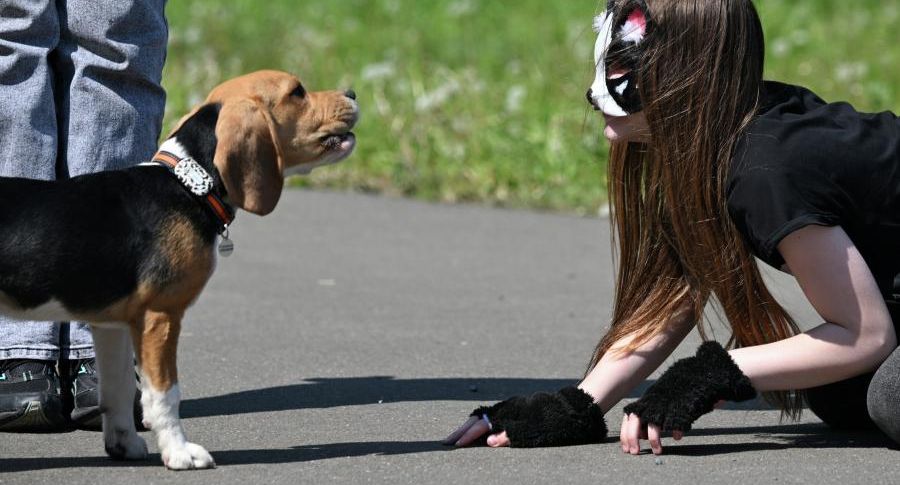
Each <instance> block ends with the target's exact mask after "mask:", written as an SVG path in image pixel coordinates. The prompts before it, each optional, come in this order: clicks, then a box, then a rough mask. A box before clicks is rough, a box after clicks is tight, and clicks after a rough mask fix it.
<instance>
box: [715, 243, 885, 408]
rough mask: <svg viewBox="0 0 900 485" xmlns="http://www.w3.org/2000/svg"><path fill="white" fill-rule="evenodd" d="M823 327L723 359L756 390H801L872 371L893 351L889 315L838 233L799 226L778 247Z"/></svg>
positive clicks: (856, 257) (855, 255) (862, 262)
mask: <svg viewBox="0 0 900 485" xmlns="http://www.w3.org/2000/svg"><path fill="white" fill-rule="evenodd" d="M778 250H779V252H780V253H781V255H782V257H783V258H784V260H785V261H786V263H787V266H788V268H789V270H790V272H791V273H792V274H793V275H794V277H795V278H797V282H798V283H799V284H800V288H801V289H802V290H803V293H804V294H805V295H806V297H807V299H809V302H810V303H811V304H812V306H813V307H814V308H815V309H816V311H817V312H818V313H819V315H820V316H821V317H822V318H823V319H824V320H825V322H827V323H823V324H822V325H819V326H818V327H815V328H814V329H812V330H809V331H808V332H805V333H803V334H800V335H796V336H794V337H791V338H789V339H785V340H781V341H779V342H774V343H771V344H766V345H758V346H755V347H746V348H742V349H736V350H732V351H731V352H729V353H730V354H731V357H732V358H733V359H734V361H735V363H736V364H737V365H738V367H739V368H740V369H741V370H742V371H743V372H744V374H746V375H747V377H749V378H750V381H751V382H752V383H753V386H754V387H755V388H756V389H757V390H758V391H775V390H791V389H805V388H810V387H815V386H820V385H824V384H829V383H832V382H837V381H840V380H843V379H847V378H850V377H853V376H856V375H859V374H863V373H865V372H868V371H871V370H873V369H875V368H876V367H877V366H878V364H879V363H881V362H883V361H884V359H886V358H887V356H888V355H889V354H890V353H891V351H892V350H893V349H894V348H896V346H897V337H896V335H895V334H894V326H893V324H892V321H891V316H890V314H889V313H888V310H887V307H886V306H885V303H884V299H883V297H882V295H881V292H880V291H879V289H878V285H877V284H876V283H875V278H874V277H873V276H872V272H871V271H870V270H869V267H868V265H867V264H866V262H865V260H863V257H862V255H860V253H859V251H858V250H857V249H856V246H855V245H854V244H853V242H852V241H850V238H849V237H848V236H847V234H846V233H845V232H844V230H843V229H841V228H840V227H838V226H835V227H824V226H806V227H804V228H802V229H799V230H797V231H794V232H792V233H791V234H790V235H788V236H787V237H786V238H784V239H783V240H782V241H781V243H780V244H779V245H778Z"/></svg>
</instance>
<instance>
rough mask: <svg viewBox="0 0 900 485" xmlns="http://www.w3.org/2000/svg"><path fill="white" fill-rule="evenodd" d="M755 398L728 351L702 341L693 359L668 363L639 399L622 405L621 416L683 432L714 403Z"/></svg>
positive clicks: (663, 428) (716, 343)
mask: <svg viewBox="0 0 900 485" xmlns="http://www.w3.org/2000/svg"><path fill="white" fill-rule="evenodd" d="M755 397H756V389H754V388H753V385H752V384H750V379H749V378H747V376H745V375H744V373H743V372H741V369H739V368H738V366H737V364H735V363H734V361H733V360H731V356H730V355H728V352H726V351H725V349H724V348H722V346H721V345H719V343H718V342H706V343H704V344H703V345H701V346H700V348H699V349H697V354H696V355H695V356H694V357H688V358H686V359H681V360H679V361H678V362H675V363H674V364H672V367H670V368H669V369H668V370H667V371H666V372H664V373H663V375H662V376H660V378H659V380H657V381H656V383H655V384H653V385H652V386H650V388H649V389H647V391H646V392H645V393H644V395H643V397H641V398H640V399H638V400H637V401H635V402H633V403H631V404H629V405H628V406H625V413H626V414H632V413H633V414H636V415H637V416H638V417H639V418H640V419H641V421H643V422H645V423H648V424H655V425H657V426H659V427H660V428H662V431H664V432H671V431H685V432H686V431H690V429H691V425H692V424H693V423H694V421H696V420H697V419H698V418H699V417H700V416H703V415H704V414H706V413H708V412H710V411H712V410H713V407H714V406H715V404H716V403H717V402H718V401H720V400H725V401H747V400H749V399H753V398H755Z"/></svg>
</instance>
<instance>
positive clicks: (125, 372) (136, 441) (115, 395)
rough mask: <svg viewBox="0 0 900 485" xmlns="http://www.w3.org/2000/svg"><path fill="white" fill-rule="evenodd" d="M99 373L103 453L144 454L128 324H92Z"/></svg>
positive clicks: (129, 456)
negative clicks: (136, 413)
mask: <svg viewBox="0 0 900 485" xmlns="http://www.w3.org/2000/svg"><path fill="white" fill-rule="evenodd" d="M91 334H92V335H93V337H94V352H95V353H96V357H97V367H98V368H99V373H100V409H102V410H103V442H104V444H105V445H106V453H107V454H108V455H109V456H110V457H112V458H114V459H117V460H142V459H145V458H147V443H145V442H144V439H143V438H141V437H140V436H138V434H137V430H136V429H135V427H134V393H135V385H134V370H133V364H132V362H133V361H132V353H131V339H129V336H128V327H124V326H123V327H112V326H97V325H92V326H91Z"/></svg>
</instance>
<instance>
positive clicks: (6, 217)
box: [0, 71, 359, 470]
mask: <svg viewBox="0 0 900 485" xmlns="http://www.w3.org/2000/svg"><path fill="white" fill-rule="evenodd" d="M355 98H356V95H355V94H354V93H353V91H320V92H307V91H306V89H304V87H303V85H302V84H301V83H300V81H299V80H298V79H297V78H296V77H295V76H293V75H291V74H288V73H284V72H277V71H259V72H255V73H252V74H247V75H245V76H241V77H238V78H235V79H232V80H230V81H227V82H225V83H223V84H221V85H219V86H218V87H216V88H215V89H213V91H212V92H211V93H210V94H209V96H208V97H207V98H206V101H205V102H204V103H203V104H201V105H200V106H198V107H197V108H195V109H194V110H193V111H192V112H191V113H189V114H188V115H187V116H185V117H184V118H182V119H181V120H180V121H179V122H178V124H177V126H176V128H175V129H174V131H173V133H172V134H171V135H170V137H169V138H168V139H167V140H166V141H165V142H164V143H163V144H162V146H161V147H160V150H159V151H158V152H157V154H156V155H155V156H154V159H153V162H151V163H144V164H141V165H139V166H135V167H132V168H128V169H126V170H118V171H108V172H101V173H96V174H90V175H83V176H79V177H74V178H71V179H68V180H59V181H39V180H27V179H20V178H0V228H2V230H0V312H2V313H4V314H7V315H10V316H12V317H16V318H22V319H27V320H49V321H69V320H81V321H87V322H89V323H90V324H91V329H92V332H93V335H94V345H95V351H96V358H97V365H98V369H99V373H100V406H101V409H102V410H103V440H104V443H105V445H106V452H107V453H108V454H109V455H110V456H111V457H113V458H116V459H127V460H133V459H143V458H146V456H147V445H146V443H145V442H144V440H143V439H142V438H141V437H140V436H138V434H137V432H136V430H135V424H134V418H133V401H134V396H135V379H134V374H133V373H132V364H133V360H132V345H133V349H134V355H136V356H137V359H138V363H139V366H140V369H141V376H142V387H143V389H142V391H143V392H142V396H141V405H142V408H143V416H144V424H145V425H146V426H147V427H148V428H150V429H151V430H153V431H154V432H155V433H156V436H157V440H158V443H159V449H160V452H161V454H162V459H163V463H164V464H165V466H166V467H168V468H170V469H174V470H184V469H190V468H212V467H214V466H215V463H214V462H213V459H212V457H211V456H210V454H209V453H208V452H207V451H206V450H205V449H204V448H203V447H201V446H199V445H196V444H194V443H190V442H189V441H188V440H187V439H186V438H185V435H184V431H183V430H182V427H181V423H180V421H179V416H178V406H179V402H180V393H179V388H178V371H177V367H176V363H175V360H176V359H175V354H176V347H177V344H178V334H179V331H180V329H181V321H182V318H183V317H184V313H185V310H187V308H188V307H189V306H190V305H191V303H193V302H194V301H195V300H196V298H197V296H198V295H199V294H200V292H201V290H202V289H203V287H204V285H205V284H206V282H207V280H208V279H209V278H210V276H211V275H212V272H213V269H214V267H215V263H216V255H215V252H216V251H215V249H216V248H215V245H216V242H217V240H218V241H220V246H219V250H220V252H228V251H229V250H230V249H229V247H228V243H229V242H230V241H228V239H227V238H228V226H229V225H230V224H231V222H232V220H233V218H234V213H235V209H238V208H239V209H243V210H246V211H248V212H252V213H255V214H260V215H264V214H268V213H269V212H271V211H272V210H273V209H274V208H275V205H276V204H277V203H278V199H279V196H280V194H281V190H282V186H283V183H284V176H285V175H287V174H290V173H294V172H300V173H305V172H309V171H310V170H311V169H312V168H313V167H316V166H320V165H323V164H329V163H335V162H338V161H340V160H342V159H344V158H346V157H347V156H348V155H350V153H351V152H352V151H353V148H354V147H355V144H356V138H355V136H354V135H353V133H352V132H351V131H350V130H351V128H352V127H353V125H354V124H355V123H356V121H357V119H358V113H359V110H358V105H357V103H356V99H355Z"/></svg>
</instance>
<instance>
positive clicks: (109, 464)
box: [0, 423, 897, 472]
mask: <svg viewBox="0 0 900 485" xmlns="http://www.w3.org/2000/svg"><path fill="white" fill-rule="evenodd" d="M746 434H753V435H755V437H757V438H759V440H760V441H758V442H753V443H733V444H728V443H714V444H699V445H688V444H671V445H669V446H667V447H666V450H665V451H666V455H673V456H697V457H702V456H713V455H721V454H727V453H744V452H754V451H771V450H786V449H796V448H818V449H825V448H882V447H888V448H894V449H896V448H897V445H896V444H893V442H891V441H890V440H889V439H887V438H886V437H884V436H883V435H881V434H879V433H877V432H835V431H832V430H830V429H829V428H828V427H827V426H825V425H823V424H820V423H810V424H796V425H783V426H758V427H749V428H705V429H697V430H694V431H692V432H691V435H694V436H725V435H746ZM614 442H616V437H614V436H613V437H610V438H608V439H607V443H614ZM454 449H455V448H453V447H448V446H444V445H442V444H440V443H439V442H438V441H371V442H348V443H326V444H320V445H303V446H294V447H291V448H272V449H250V450H224V451H213V452H212V455H213V458H215V460H216V464H217V465H219V466H229V465H254V464H279V463H302V462H311V461H320V460H330V459H334V458H354V457H361V456H370V455H385V456H390V455H407V454H414V453H430V452H439V451H452V450H454ZM646 453H649V451H648V452H646ZM159 466H160V457H159V454H157V453H154V454H151V455H150V459H149V460H146V461H129V462H123V461H113V460H110V459H108V458H106V457H51V458H0V470H3V471H4V472H24V471H33V470H48V469H57V468H96V467H106V468H117V467H125V468H128V467H159Z"/></svg>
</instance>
